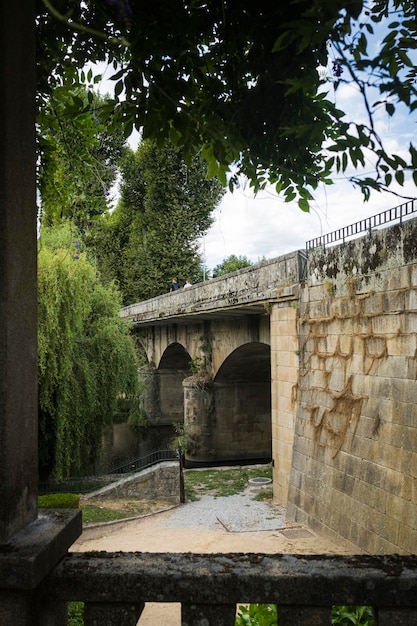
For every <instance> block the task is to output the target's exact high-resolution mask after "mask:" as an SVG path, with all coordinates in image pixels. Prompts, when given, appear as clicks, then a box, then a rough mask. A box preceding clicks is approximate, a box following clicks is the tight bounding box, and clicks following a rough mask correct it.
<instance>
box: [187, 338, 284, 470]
mask: <svg viewBox="0 0 417 626" xmlns="http://www.w3.org/2000/svg"><path fill="white" fill-rule="evenodd" d="M184 385H185V386H186V405H185V417H184V420H185V423H184V426H185V431H186V433H187V434H188V435H189V439H190V442H191V445H190V447H189V450H188V453H187V460H188V461H189V462H190V463H193V464H196V465H197V464H210V463H213V464H214V463H219V462H225V463H231V462H245V461H247V462H251V461H252V462H253V461H255V460H257V461H260V460H270V459H271V456H272V428H271V351H270V346H269V345H268V344H266V343H262V342H259V341H256V342H250V343H246V344H244V345H242V346H240V347H239V348H236V349H235V350H234V351H233V352H232V353H231V354H230V355H229V356H228V357H227V358H226V359H225V361H224V362H223V364H222V365H221V367H220V368H219V370H218V372H217V374H216V376H215V378H214V379H213V380H212V381H211V384H210V385H209V386H207V387H205V388H201V389H198V388H197V387H194V389H193V388H192V381H190V382H188V381H185V383H184ZM197 416H198V419H196V417H197Z"/></svg>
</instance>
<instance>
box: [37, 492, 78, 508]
mask: <svg viewBox="0 0 417 626" xmlns="http://www.w3.org/2000/svg"><path fill="white" fill-rule="evenodd" d="M79 505H80V496H79V495H77V494H75V493H50V494H48V495H45V496H38V507H39V508H40V509H78V508H79Z"/></svg>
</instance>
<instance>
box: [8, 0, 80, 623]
mask: <svg viewBox="0 0 417 626" xmlns="http://www.w3.org/2000/svg"><path fill="white" fill-rule="evenodd" d="M0 56H1V61H2V70H1V72H0V86H1V89H0V385H1V388H0V502H1V506H0V548H2V549H0V624H5V625H6V624H13V626H46V625H47V626H58V625H60V624H63V623H65V620H66V616H65V603H60V602H53V603H49V602H42V601H41V600H42V594H43V589H42V583H43V580H44V578H45V577H46V575H47V574H48V573H49V572H50V571H51V570H52V568H53V567H54V566H55V565H56V564H57V563H58V562H59V560H60V559H61V558H62V557H63V556H64V555H65V554H66V553H67V551H68V548H69V546H70V545H71V544H72V543H73V542H74V541H75V539H76V538H77V537H78V536H79V535H80V533H81V513H80V511H65V512H64V511H59V512H56V511H43V512H42V511H40V512H39V515H38V507H37V495H38V494H37V481H38V442H37V430H38V420H37V405H38V401H37V294H36V284H37V271H36V265H37V263H36V262H37V250H36V248H37V244H36V181H35V159H36V151H35V93H36V74H35V20H34V2H33V0H21V1H20V2H1V3H0Z"/></svg>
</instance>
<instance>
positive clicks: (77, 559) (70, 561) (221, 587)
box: [41, 552, 417, 626]
mask: <svg viewBox="0 0 417 626" xmlns="http://www.w3.org/2000/svg"><path fill="white" fill-rule="evenodd" d="M42 590H43V591H42V594H41V595H42V598H41V602H42V605H43V606H45V607H51V606H53V607H55V611H58V610H59V606H61V608H63V607H64V604H63V603H65V602H67V601H83V602H84V603H85V614H84V620H85V626H93V625H96V624H100V626H122V625H123V626H135V625H136V624H137V621H138V619H139V617H140V615H141V613H142V611H143V608H144V605H145V602H164V603H165V602H177V603H178V602H179V603H181V605H182V611H181V614H182V626H233V624H234V619H235V612H236V605H239V604H244V603H274V604H277V605H278V615H279V624H280V626H287V625H288V626H301V625H305V624H308V625H309V626H314V625H320V626H324V625H325V624H330V623H331V607H332V606H333V605H367V606H372V607H373V609H374V613H375V623H376V624H377V625H378V626H388V624H389V626H395V625H402V626H404V625H407V626H413V625H416V624H417V557H416V556H399V555H390V556H370V555H359V556H346V555H337V556H334V555H324V556H315V555H308V556H306V555H290V554H285V555H280V554H277V555H264V554H211V555H207V554H191V553H186V554H159V553H158V554H153V553H121V552H118V553H109V552H91V553H73V554H69V555H68V556H66V557H65V558H64V559H62V560H61V562H60V563H59V564H58V565H57V566H56V567H55V568H54V569H53V570H52V572H51V573H50V574H49V576H48V577H47V578H46V579H45V581H44V582H43V583H42ZM44 623H45V622H44ZM47 623H48V624H54V626H55V625H57V624H62V623H63V622H60V621H50V622H47ZM139 626H140V622H139Z"/></svg>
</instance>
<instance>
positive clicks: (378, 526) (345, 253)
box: [287, 220, 417, 553]
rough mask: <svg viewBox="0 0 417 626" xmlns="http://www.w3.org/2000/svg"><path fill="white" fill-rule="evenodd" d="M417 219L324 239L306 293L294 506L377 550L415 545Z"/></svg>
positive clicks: (316, 525) (303, 518)
mask: <svg viewBox="0 0 417 626" xmlns="http://www.w3.org/2000/svg"><path fill="white" fill-rule="evenodd" d="M416 259H417V225H416V220H412V221H409V222H406V223H405V224H404V225H403V226H402V227H400V226H394V227H391V228H389V229H386V230H383V231H378V232H374V233H373V234H372V238H369V237H364V238H361V239H359V240H356V241H354V242H350V243H347V244H345V245H344V246H337V247H335V248H331V249H328V250H326V251H315V252H314V253H312V254H310V257H309V261H308V271H307V283H306V285H305V286H304V288H303V289H302V290H301V297H300V303H299V320H298V329H299V358H300V372H299V379H298V388H297V418H296V426H295V433H294V447H293V455H292V463H291V472H290V483H289V492H288V503H287V510H288V516H289V518H291V519H292V520H294V521H298V522H300V523H303V524H307V525H308V526H309V527H310V528H313V529H315V530H317V531H318V532H321V533H323V532H325V533H327V534H329V535H331V536H334V537H337V536H339V535H341V536H342V537H344V538H346V539H347V540H349V541H351V542H352V543H354V544H355V545H357V546H360V547H361V548H362V549H364V550H366V551H369V552H372V553H388V552H397V551H401V552H411V553H415V550H416V546H417V516H416V505H417V484H416V483H417V479H416V476H417V381H416V374H417V351H416V348H417V263H416Z"/></svg>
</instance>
